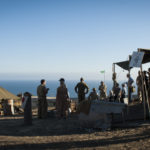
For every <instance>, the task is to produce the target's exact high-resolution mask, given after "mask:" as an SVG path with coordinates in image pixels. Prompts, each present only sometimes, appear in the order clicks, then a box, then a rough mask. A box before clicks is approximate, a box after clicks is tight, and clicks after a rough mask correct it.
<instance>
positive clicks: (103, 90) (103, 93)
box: [99, 81, 107, 100]
mask: <svg viewBox="0 0 150 150" xmlns="http://www.w3.org/2000/svg"><path fill="white" fill-rule="evenodd" d="M99 91H100V100H103V99H106V98H107V87H106V85H105V84H104V82H103V81H101V85H100V86H99Z"/></svg>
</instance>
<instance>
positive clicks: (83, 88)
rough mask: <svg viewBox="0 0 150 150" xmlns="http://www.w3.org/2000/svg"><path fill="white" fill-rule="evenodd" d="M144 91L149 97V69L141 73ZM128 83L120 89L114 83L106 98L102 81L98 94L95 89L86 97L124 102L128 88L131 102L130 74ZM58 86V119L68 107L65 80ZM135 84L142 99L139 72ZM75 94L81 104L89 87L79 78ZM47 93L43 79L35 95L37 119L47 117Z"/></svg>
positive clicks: (132, 90)
mask: <svg viewBox="0 0 150 150" xmlns="http://www.w3.org/2000/svg"><path fill="white" fill-rule="evenodd" d="M143 77H144V81H145V82H144V83H145V85H146V86H145V89H144V91H146V90H148V93H149V97H150V86H149V84H150V69H149V70H148V72H146V71H144V72H143ZM127 78H128V81H127V82H126V83H123V84H122V88H120V86H119V83H117V82H115V83H114V86H113V88H112V90H110V92H109V95H108V96H107V86H106V85H105V83H104V82H103V81H101V83H100V86H99V91H100V94H97V91H96V89H95V88H93V89H92V92H90V94H89V96H88V100H99V99H100V100H109V101H111V102H112V101H115V102H122V103H123V102H124V98H125V97H126V96H127V87H128V97H129V102H131V96H132V93H133V92H134V86H133V83H134V80H133V79H132V78H131V76H130V74H127ZM59 81H60V86H59V87H58V88H57V94H56V110H57V114H58V117H66V115H67V114H66V113H67V110H68V108H69V105H70V97H69V94H68V89H67V87H66V84H65V79H64V78H61V79H60V80H59ZM136 83H137V86H138V97H139V99H141V100H142V99H143V98H142V97H143V92H142V76H141V72H140V71H139V75H138V77H137V79H136ZM74 90H75V92H76V93H77V95H78V103H81V102H82V101H84V100H85V99H86V94H88V93H89V87H88V86H87V84H86V83H85V82H84V79H83V78H81V79H80V82H79V83H78V84H77V85H76V86H75V89H74ZM48 91H49V88H46V81H45V80H44V79H43V80H41V84H40V85H39V86H38V87H37V95H38V117H39V118H46V117H47V109H48V104H47V100H46V95H47V93H48Z"/></svg>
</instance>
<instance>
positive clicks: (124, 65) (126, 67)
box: [114, 60, 129, 70]
mask: <svg viewBox="0 0 150 150" xmlns="http://www.w3.org/2000/svg"><path fill="white" fill-rule="evenodd" d="M114 64H116V65H118V66H119V67H121V68H122V69H124V70H129V61H128V60H127V61H121V62H117V63H114Z"/></svg>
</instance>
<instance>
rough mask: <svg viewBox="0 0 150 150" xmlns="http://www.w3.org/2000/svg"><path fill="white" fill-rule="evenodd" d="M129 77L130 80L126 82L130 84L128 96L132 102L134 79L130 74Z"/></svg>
mask: <svg viewBox="0 0 150 150" xmlns="http://www.w3.org/2000/svg"><path fill="white" fill-rule="evenodd" d="M127 78H128V82H127V83H126V84H127V85H128V97H129V99H128V101H129V103H130V102H131V98H132V89H133V83H134V80H133V79H132V78H131V76H130V74H127Z"/></svg>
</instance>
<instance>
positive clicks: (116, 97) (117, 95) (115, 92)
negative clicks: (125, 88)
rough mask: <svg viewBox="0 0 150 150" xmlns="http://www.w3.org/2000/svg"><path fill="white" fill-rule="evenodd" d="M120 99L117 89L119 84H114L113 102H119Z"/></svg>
mask: <svg viewBox="0 0 150 150" xmlns="http://www.w3.org/2000/svg"><path fill="white" fill-rule="evenodd" d="M120 97H121V89H120V87H119V84H118V83H117V84H116V87H115V88H114V101H118V102H120Z"/></svg>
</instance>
